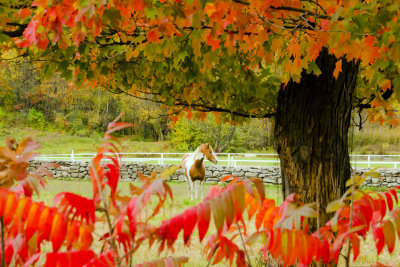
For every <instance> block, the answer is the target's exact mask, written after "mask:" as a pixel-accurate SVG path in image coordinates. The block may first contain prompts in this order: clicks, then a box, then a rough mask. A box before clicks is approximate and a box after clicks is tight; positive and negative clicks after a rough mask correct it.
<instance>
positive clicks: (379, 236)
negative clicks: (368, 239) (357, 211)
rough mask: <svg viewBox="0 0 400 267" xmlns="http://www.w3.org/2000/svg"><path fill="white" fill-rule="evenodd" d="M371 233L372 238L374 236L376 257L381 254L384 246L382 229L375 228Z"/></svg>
mask: <svg viewBox="0 0 400 267" xmlns="http://www.w3.org/2000/svg"><path fill="white" fill-rule="evenodd" d="M372 233H373V236H374V240H375V245H376V249H377V252H378V255H379V254H381V252H382V249H383V247H384V246H385V236H384V234H383V230H382V228H380V227H378V228H375V229H374V230H373V231H372Z"/></svg>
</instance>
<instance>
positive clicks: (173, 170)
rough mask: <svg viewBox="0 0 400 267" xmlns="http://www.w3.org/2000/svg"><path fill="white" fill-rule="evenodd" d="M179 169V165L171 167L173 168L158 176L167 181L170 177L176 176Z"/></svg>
mask: <svg viewBox="0 0 400 267" xmlns="http://www.w3.org/2000/svg"><path fill="white" fill-rule="evenodd" d="M179 168H180V166H179V165H174V166H171V167H169V168H167V169H165V170H163V171H162V172H161V173H160V174H159V175H158V178H160V179H163V180H165V179H167V178H168V177H170V176H171V175H172V174H174V173H175V172H176V171H177V170H178V169H179Z"/></svg>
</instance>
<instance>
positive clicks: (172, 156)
mask: <svg viewBox="0 0 400 267" xmlns="http://www.w3.org/2000/svg"><path fill="white" fill-rule="evenodd" d="M185 154H188V153H121V154H120V155H121V160H122V161H123V162H143V163H153V164H177V163H179V162H180V161H181V160H182V156H183V155H185ZM94 155H95V153H74V151H72V152H71V153H70V154H49V155H40V156H38V157H36V158H35V159H36V160H43V161H48V160H50V161H90V160H91V159H92V158H93V157H94ZM217 157H218V164H223V165H229V166H277V167H278V166H279V157H278V155H277V154H267V153H218V154H217ZM350 158H351V164H352V166H353V167H381V168H397V166H400V155H350ZM205 162H206V164H208V163H207V161H205Z"/></svg>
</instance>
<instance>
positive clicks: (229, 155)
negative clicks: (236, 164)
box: [228, 154, 231, 166]
mask: <svg viewBox="0 0 400 267" xmlns="http://www.w3.org/2000/svg"><path fill="white" fill-rule="evenodd" d="M228 166H231V154H228Z"/></svg>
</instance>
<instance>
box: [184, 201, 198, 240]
mask: <svg viewBox="0 0 400 267" xmlns="http://www.w3.org/2000/svg"><path fill="white" fill-rule="evenodd" d="M183 218H184V226H183V240H184V242H185V244H187V243H188V241H189V237H190V235H191V234H192V232H193V229H194V228H195V226H196V223H197V208H196V207H192V208H190V209H188V210H185V212H184V213H183Z"/></svg>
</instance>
